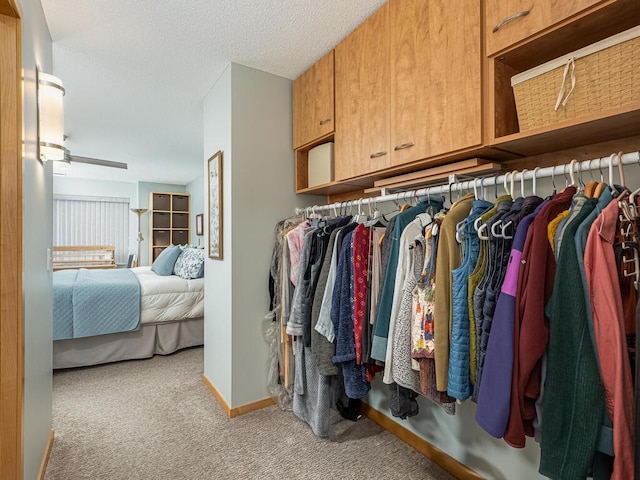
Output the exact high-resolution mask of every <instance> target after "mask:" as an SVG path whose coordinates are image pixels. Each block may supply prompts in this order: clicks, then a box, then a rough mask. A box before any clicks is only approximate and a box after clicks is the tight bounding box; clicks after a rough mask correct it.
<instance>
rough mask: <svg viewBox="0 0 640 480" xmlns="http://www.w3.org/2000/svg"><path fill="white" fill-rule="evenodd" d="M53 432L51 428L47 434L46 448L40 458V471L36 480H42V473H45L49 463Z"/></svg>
mask: <svg viewBox="0 0 640 480" xmlns="http://www.w3.org/2000/svg"><path fill="white" fill-rule="evenodd" d="M54 437H55V432H54V431H53V428H52V429H51V431H50V432H49V438H48V440H47V446H46V447H45V449H44V455H43V457H42V463H40V471H39V472H38V480H43V478H44V473H45V472H46V471H47V465H48V463H49V457H50V456H51V449H52V448H53V439H54Z"/></svg>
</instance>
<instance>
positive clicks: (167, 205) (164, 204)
mask: <svg viewBox="0 0 640 480" xmlns="http://www.w3.org/2000/svg"><path fill="white" fill-rule="evenodd" d="M151 201H152V204H151V208H152V209H153V210H166V211H169V210H171V195H168V194H166V193H154V194H152V196H151Z"/></svg>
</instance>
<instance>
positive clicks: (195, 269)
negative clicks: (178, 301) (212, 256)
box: [173, 247, 204, 280]
mask: <svg viewBox="0 0 640 480" xmlns="http://www.w3.org/2000/svg"><path fill="white" fill-rule="evenodd" d="M173 273H174V274H176V275H178V276H179V277H181V278H185V279H187V280H188V279H191V278H201V277H203V276H204V250H203V249H202V248H191V247H186V248H184V249H183V250H182V253H181V254H180V256H179V257H178V260H177V261H176V264H175V267H174V268H173Z"/></svg>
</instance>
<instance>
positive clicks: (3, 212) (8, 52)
mask: <svg viewBox="0 0 640 480" xmlns="http://www.w3.org/2000/svg"><path fill="white" fill-rule="evenodd" d="M21 45H22V34H21V25H20V10H19V7H18V5H17V3H16V0H0V432H1V435H0V478H12V479H22V478H23V471H24V457H23V451H24V446H23V408H24V313H23V305H22V304H23V288H22V48H21Z"/></svg>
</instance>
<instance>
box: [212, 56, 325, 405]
mask: <svg viewBox="0 0 640 480" xmlns="http://www.w3.org/2000/svg"><path fill="white" fill-rule="evenodd" d="M291 121H292V120H291V81H290V80H288V79H285V78H282V77H277V76H275V75H271V74H268V73H265V72H261V71H259V70H255V69H252V68H248V67H244V66H242V65H237V64H231V65H230V67H228V68H227V69H226V70H225V72H224V73H223V74H222V76H221V77H220V79H218V81H217V82H216V84H215V85H214V87H213V89H212V90H211V92H210V93H209V95H208V96H207V98H206V99H205V103H204V137H205V138H204V142H205V149H204V153H205V163H204V169H205V170H204V171H205V172H206V168H207V165H206V159H207V158H209V157H210V156H211V155H213V154H214V153H215V152H216V151H218V150H222V151H223V152H224V157H223V158H224V166H223V171H224V174H223V179H224V200H223V206H224V229H223V233H224V238H223V242H224V260H222V261H219V260H211V259H207V261H206V262H207V263H206V267H205V271H206V274H205V374H206V375H207V377H208V378H209V379H210V380H211V381H212V382H213V384H214V385H215V386H216V388H217V389H218V390H219V391H220V393H221V394H222V395H223V397H224V398H225V400H226V401H227V403H228V404H229V405H230V406H231V407H237V406H240V405H245V404H247V403H251V402H254V401H256V400H261V399H263V398H266V397H267V396H268V392H267V387H266V381H267V353H268V348H267V344H266V342H265V340H264V338H263V335H262V322H263V317H264V315H265V313H266V312H267V311H268V308H269V294H268V283H267V279H268V272H269V265H270V261H271V250H272V248H273V229H274V226H275V224H276V223H277V222H278V221H279V220H281V219H282V218H285V217H287V216H291V215H292V214H293V212H294V208H295V207H296V206H301V205H308V204H312V203H314V202H315V203H318V199H317V197H302V196H297V195H296V194H295V193H294V190H295V188H294V156H293V150H292V149H291V143H292V139H291V132H292V123H291ZM205 191H206V190H205ZM205 223H206V222H205Z"/></svg>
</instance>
